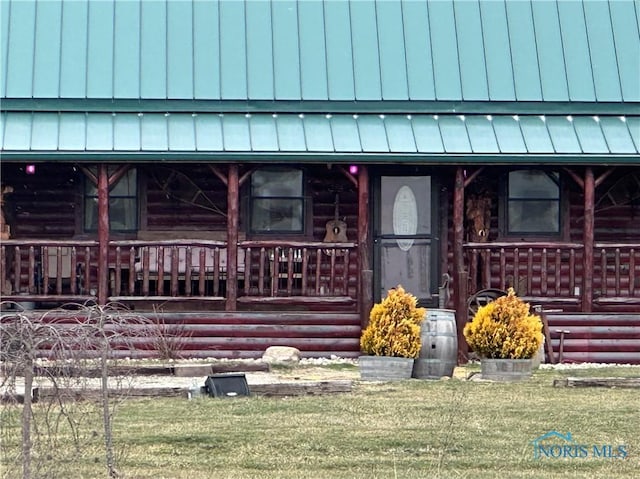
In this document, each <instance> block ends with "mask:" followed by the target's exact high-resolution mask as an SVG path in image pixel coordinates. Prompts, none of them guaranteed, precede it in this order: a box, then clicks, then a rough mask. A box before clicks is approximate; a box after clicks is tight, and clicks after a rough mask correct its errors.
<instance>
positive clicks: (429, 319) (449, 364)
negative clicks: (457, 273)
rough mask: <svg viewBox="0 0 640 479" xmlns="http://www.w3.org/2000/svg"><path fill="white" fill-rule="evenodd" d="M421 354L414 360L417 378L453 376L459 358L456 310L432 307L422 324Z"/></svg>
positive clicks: (414, 370)
mask: <svg viewBox="0 0 640 479" xmlns="http://www.w3.org/2000/svg"><path fill="white" fill-rule="evenodd" d="M420 340H421V347H420V356H419V357H418V358H417V359H416V360H415V361H414V363H413V377H414V378H418V379H440V378H441V377H444V376H452V375H453V370H454V368H455V367H456V364H457V360H458V333H457V329H456V312H455V311H454V310H452V309H428V310H427V314H426V316H425V319H424V321H422V324H421V325H420Z"/></svg>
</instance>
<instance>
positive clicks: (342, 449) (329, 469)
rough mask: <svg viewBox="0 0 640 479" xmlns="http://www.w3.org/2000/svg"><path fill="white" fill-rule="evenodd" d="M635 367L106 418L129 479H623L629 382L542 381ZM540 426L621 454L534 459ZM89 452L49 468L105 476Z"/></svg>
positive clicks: (634, 460)
mask: <svg viewBox="0 0 640 479" xmlns="http://www.w3.org/2000/svg"><path fill="white" fill-rule="evenodd" d="M339 369H340V371H341V372H344V371H345V369H347V370H348V367H344V366H341V367H340V368H339ZM286 373H288V374H292V375H298V376H304V373H305V372H304V370H303V369H301V370H297V371H296V370H290V371H287V372H286ZM638 375H640V369H638V368H615V369H591V370H571V371H552V370H539V371H538V372H536V373H535V375H534V377H533V378H532V379H531V380H529V381H525V382H521V383H489V382H478V381H465V380H461V379H450V380H437V381H424V380H409V381H401V382H393V383H364V382H358V383H356V384H355V386H354V390H353V392H352V393H347V394H336V395H325V396H306V397H290V398H267V397H257V396H254V397H248V398H235V399H212V398H206V397H205V398H200V399H196V400H192V401H187V400H186V399H144V400H138V399H136V400H128V401H127V402H126V403H124V404H123V405H122V406H121V407H120V409H119V411H118V414H117V416H116V426H115V427H116V430H115V438H116V443H117V446H118V447H119V448H121V450H123V455H122V457H121V459H120V464H119V470H120V471H121V472H122V473H123V475H124V477H129V478H139V479H142V478H145V479H146V478H154V479H162V478H167V479H169V478H170V479H183V478H184V479H187V478H189V479H194V478H198V479H199V478H212V477H216V478H239V479H249V478H251V479H253V478H256V479H276V478H277V479H305V478H308V479H325V478H326V479H341V478H345V479H347V478H350V479H358V478H367V479H375V478H385V479H386V478H394V479H395V478H402V479H413V478H415V479H417V478H420V479H423V478H474V479H475V478H480V479H482V478H507V477H508V478H567V477H568V478H618V477H620V478H632V477H637V474H638V470H640V401H639V397H640V394H639V391H638V390H637V389H635V390H634V389H605V388H585V389H583V388H554V387H552V382H553V379H558V378H561V377H566V376H600V377H602V376H638ZM354 376H357V373H356V372H355V371H354ZM463 376H464V374H463ZM551 430H556V431H558V432H560V433H562V434H566V433H567V432H571V433H572V434H573V437H574V439H575V441H576V442H577V443H579V444H584V445H588V446H589V447H590V448H591V446H592V445H606V444H611V445H614V446H617V445H624V446H626V451H627V452H628V455H627V457H626V459H612V458H594V457H588V458H566V459H552V458H543V459H535V458H534V454H533V452H534V450H533V444H532V441H533V440H534V439H535V438H537V437H538V436H541V435H542V434H544V433H546V432H548V431H551ZM9 445H10V444H9ZM94 446H95V445H94ZM7 447H8V444H7V443H5V444H4V449H5V450H4V452H6V451H7ZM99 454H100V450H99V447H94V449H92V450H91V453H87V454H83V455H77V456H75V457H74V459H73V461H69V463H68V464H66V465H65V464H63V465H58V467H57V469H58V470H60V471H62V472H63V474H61V475H60V476H59V477H65V478H69V479H75V478H78V479H79V478H82V479H86V478H94V477H106V474H105V470H104V466H101V464H100V462H101V459H102V458H101V457H100V456H99ZM55 456H56V455H55V454H54V457H55ZM58 456H60V457H62V456H63V454H62V452H61V451H60V454H58ZM65 457H66V456H65ZM3 459H5V458H3ZM102 462H103V461H102ZM5 465H6V464H5ZM7 477H15V476H7Z"/></svg>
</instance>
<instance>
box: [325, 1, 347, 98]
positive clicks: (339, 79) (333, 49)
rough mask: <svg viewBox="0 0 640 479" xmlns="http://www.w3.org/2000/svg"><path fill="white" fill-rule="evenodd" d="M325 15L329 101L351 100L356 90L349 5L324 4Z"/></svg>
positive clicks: (343, 3)
mask: <svg viewBox="0 0 640 479" xmlns="http://www.w3.org/2000/svg"><path fill="white" fill-rule="evenodd" d="M324 12H325V19H324V21H325V27H326V28H325V32H324V34H325V45H326V49H327V78H328V82H329V100H352V99H353V98H354V97H355V90H354V71H353V53H352V46H351V23H350V13H349V4H348V3H347V2H325V3H324Z"/></svg>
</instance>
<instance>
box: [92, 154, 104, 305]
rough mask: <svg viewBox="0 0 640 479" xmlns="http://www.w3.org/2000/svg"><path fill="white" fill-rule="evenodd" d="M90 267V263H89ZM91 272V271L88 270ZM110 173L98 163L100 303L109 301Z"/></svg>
mask: <svg viewBox="0 0 640 479" xmlns="http://www.w3.org/2000/svg"><path fill="white" fill-rule="evenodd" d="M87 267H88V265H87ZM87 274H89V271H87ZM108 279H109V174H108V172H107V165H105V164H104V163H103V164H100V165H98V304H100V305H104V304H106V303H107V296H108V285H109V281H108Z"/></svg>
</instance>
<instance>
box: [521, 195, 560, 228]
mask: <svg viewBox="0 0 640 479" xmlns="http://www.w3.org/2000/svg"><path fill="white" fill-rule="evenodd" d="M509 232H510V233H558V232H560V204H559V202H558V201H510V202H509Z"/></svg>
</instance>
